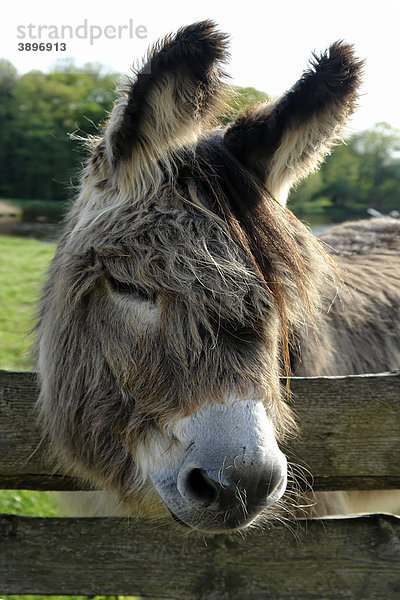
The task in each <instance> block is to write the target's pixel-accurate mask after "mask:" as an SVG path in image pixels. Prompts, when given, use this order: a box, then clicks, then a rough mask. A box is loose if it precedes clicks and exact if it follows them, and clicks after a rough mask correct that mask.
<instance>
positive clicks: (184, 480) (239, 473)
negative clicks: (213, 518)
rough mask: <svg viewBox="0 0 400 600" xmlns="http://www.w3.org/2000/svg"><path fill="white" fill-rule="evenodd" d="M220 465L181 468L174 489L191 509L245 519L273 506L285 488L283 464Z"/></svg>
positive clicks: (284, 467)
mask: <svg viewBox="0 0 400 600" xmlns="http://www.w3.org/2000/svg"><path fill="white" fill-rule="evenodd" d="M252 463H253V464H252V465H250V466H249V465H246V464H245V465H241V466H240V467H236V466H235V465H233V464H232V465H229V464H228V465H223V466H221V468H220V469H218V471H216V470H215V469H214V470H209V471H208V470H207V469H204V468H201V467H197V466H189V467H184V468H183V469H181V472H180V473H179V476H178V490H179V493H180V494H181V495H182V497H183V498H184V499H185V500H186V501H187V502H189V503H191V504H192V505H193V506H194V507H197V508H208V509H209V510H214V511H215V512H216V513H220V512H221V511H232V512H234V513H237V514H238V516H239V517H240V515H241V514H242V516H243V518H244V519H245V520H247V518H248V517H249V516H251V515H254V513H255V512H258V511H259V509H260V508H265V507H267V506H268V505H270V504H272V503H274V502H275V501H276V500H277V499H278V497H280V496H281V495H282V494H281V492H282V491H284V489H285V486H286V464H285V462H284V461H280V462H275V464H261V465H257V466H255V465H254V460H253V461H252Z"/></svg>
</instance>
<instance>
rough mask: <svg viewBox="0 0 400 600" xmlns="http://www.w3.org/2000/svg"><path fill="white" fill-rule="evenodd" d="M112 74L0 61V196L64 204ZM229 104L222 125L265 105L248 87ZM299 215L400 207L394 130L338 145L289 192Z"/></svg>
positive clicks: (108, 102) (399, 151)
mask: <svg viewBox="0 0 400 600" xmlns="http://www.w3.org/2000/svg"><path fill="white" fill-rule="evenodd" d="M119 80H120V75H119V74H118V73H105V72H104V71H103V69H102V67H101V65H93V64H88V65H86V66H84V67H81V68H77V67H76V66H75V65H74V64H73V63H71V62H68V61H66V62H64V63H63V64H61V65H59V66H57V67H55V68H54V69H52V70H51V71H50V72H48V73H43V72H41V71H31V72H29V73H25V74H23V75H19V74H18V73H17V71H16V69H15V67H14V66H13V65H12V64H11V63H10V62H9V61H7V60H4V59H1V60H0V125H1V126H0V198H1V197H2V198H16V199H18V198H20V199H40V200H51V201H60V200H61V201H65V200H67V199H69V198H71V197H73V195H74V186H75V185H76V183H77V179H78V176H79V172H80V170H81V168H82V163H83V160H84V153H83V151H82V144H81V142H79V141H78V140H77V139H74V137H75V136H71V135H70V134H73V133H77V134H79V135H80V136H82V137H86V136H88V135H96V134H97V133H98V127H99V124H100V123H101V122H102V121H104V119H105V118H106V116H107V114H108V112H109V111H110V110H111V108H112V104H113V100H114V98H115V85H116V83H117V82H118V81H119ZM236 92H237V93H236V95H235V96H230V97H229V98H228V106H229V111H228V113H227V115H225V117H224V118H223V119H221V123H222V124H226V123H227V122H229V120H231V119H232V118H234V116H235V114H236V113H237V112H238V111H239V110H240V109H242V108H244V107H247V106H249V105H251V104H253V103H255V102H258V101H262V100H265V99H268V96H267V94H265V93H263V92H260V91H258V90H255V89H254V88H236ZM290 202H291V204H290V206H291V208H292V209H293V210H295V212H297V213H300V214H309V213H318V212H321V213H322V212H324V213H325V214H326V213H331V214H332V215H335V214H341V213H347V214H349V213H353V214H361V213H365V210H366V209H367V208H375V209H377V210H379V211H381V212H384V213H387V212H390V211H392V210H399V208H400V132H399V131H398V130H395V129H393V128H392V127H391V126H390V125H388V124H386V123H379V124H377V125H375V126H374V127H373V128H371V129H369V130H366V131H363V132H359V133H356V134H354V135H352V136H351V137H349V138H348V139H347V140H346V144H345V145H343V144H342V145H339V146H337V147H336V148H335V149H334V151H333V152H332V154H331V156H330V157H328V159H327V160H326V162H325V163H324V164H323V165H322V168H321V169H320V170H319V171H318V172H317V173H316V174H314V175H312V176H311V177H309V178H308V179H307V180H306V181H305V182H303V183H302V184H300V185H299V186H298V187H297V189H295V190H294V191H293V192H292V194H291V198H290Z"/></svg>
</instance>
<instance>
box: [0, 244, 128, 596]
mask: <svg viewBox="0 0 400 600" xmlns="http://www.w3.org/2000/svg"><path fill="white" fill-rule="evenodd" d="M54 251H55V244H51V243H47V242H40V241H38V240H33V239H27V238H22V237H21V238H20V237H11V236H1V235H0V256H1V261H0V369H12V370H19V371H23V370H30V369H32V367H33V360H32V357H31V354H30V346H31V344H32V335H30V331H31V329H32V327H33V325H34V321H35V312H36V305H37V300H38V298H39V296H40V290H41V287H42V284H43V280H44V274H45V272H46V270H47V267H48V264H49V262H50V260H51V258H52V256H53V254H54ZM0 513H11V514H20V515H27V516H41V517H54V516H58V515H59V514H60V511H59V509H58V505H57V498H56V494H55V493H54V492H32V491H27V490H0ZM0 587H1V582H0ZM0 598H1V600H44V598H46V599H47V598H48V599H49V600H51V599H57V600H64V599H65V600H86V599H87V596H46V597H44V596H20V595H17V596H16V595H11V596H4V595H1V590H0ZM112 598H126V599H127V600H128V598H130V599H131V600H134V597H133V596H129V597H128V596H124V597H122V596H95V597H94V598H93V597H91V599H92V600H106V599H107V600H111V599H112Z"/></svg>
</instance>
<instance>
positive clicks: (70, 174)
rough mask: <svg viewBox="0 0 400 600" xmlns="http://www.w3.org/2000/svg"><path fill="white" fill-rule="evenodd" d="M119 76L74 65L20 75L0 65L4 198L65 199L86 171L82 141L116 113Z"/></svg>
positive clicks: (1, 193) (0, 163)
mask: <svg viewBox="0 0 400 600" xmlns="http://www.w3.org/2000/svg"><path fill="white" fill-rule="evenodd" d="M117 78H118V76H117V75H111V74H102V72H101V69H100V67H99V66H98V65H86V66H85V67H83V68H79V69H78V68H76V67H75V66H74V65H73V64H71V63H70V62H68V61H67V62H66V63H63V64H60V65H59V66H58V67H57V68H56V69H55V70H54V71H51V72H50V73H42V72H40V71H31V72H29V73H26V74H24V75H21V76H17V74H16V72H15V69H14V67H13V66H12V65H11V64H10V63H9V62H8V61H4V60H3V61H0V106H1V107H2V108H1V112H0V119H1V128H0V136H1V137H0V196H10V197H14V198H34V199H35V198H40V199H44V200H64V199H66V198H68V197H70V196H71V194H72V189H71V184H74V182H75V180H76V176H77V173H78V172H79V170H80V168H81V162H82V152H81V149H80V146H79V142H77V141H76V140H74V139H71V138H70V137H69V135H68V134H71V133H73V132H79V133H80V134H81V135H83V136H86V135H94V134H96V133H97V132H98V129H97V124H98V123H100V122H101V121H102V120H104V118H105V116H106V113H107V111H108V110H110V109H111V106H112V101H113V94H114V88H115V80H116V79H117Z"/></svg>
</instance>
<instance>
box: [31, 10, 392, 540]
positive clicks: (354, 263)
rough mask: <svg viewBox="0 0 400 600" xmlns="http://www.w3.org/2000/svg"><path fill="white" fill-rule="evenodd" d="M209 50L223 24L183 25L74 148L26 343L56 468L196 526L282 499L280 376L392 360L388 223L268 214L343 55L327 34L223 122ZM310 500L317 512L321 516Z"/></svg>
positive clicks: (222, 57)
mask: <svg viewBox="0 0 400 600" xmlns="http://www.w3.org/2000/svg"><path fill="white" fill-rule="evenodd" d="M227 56H228V54H227V36H226V35H224V34H222V33H220V32H219V31H218V29H217V28H216V26H215V24H214V23H213V22H212V21H209V20H207V21H203V22H199V23H195V24H192V25H190V26H187V27H184V28H181V29H180V30H179V31H178V32H177V33H176V34H175V35H171V36H167V37H166V38H164V39H163V40H162V41H161V42H160V43H158V44H156V45H155V46H154V47H153V48H152V49H151V51H150V52H149V54H148V56H147V59H146V60H145V61H144V64H143V67H142V68H141V69H139V70H138V71H137V72H136V75H135V77H134V78H133V79H131V80H128V81H127V83H126V84H124V86H123V87H122V89H121V91H120V95H119V98H118V100H117V101H116V103H115V106H114V109H113V111H112V113H111V116H110V118H109V120H108V121H107V122H106V123H105V125H104V128H103V129H102V133H101V135H100V136H99V137H96V138H93V139H90V140H89V142H88V147H89V152H90V157H89V160H88V162H87V165H86V167H85V169H84V171H83V174H82V179H81V186H80V193H79V196H78V198H77V199H76V202H75V203H74V206H73V208H72V210H71V211H70V214H69V215H68V217H67V220H66V227H65V232H64V234H63V236H62V238H61V240H60V243H59V245H58V249H57V252H56V254H55V257H54V259H53V261H52V263H51V265H50V268H49V272H48V279H47V282H46V284H45V287H44V292H43V296H42V300H41V305H40V311H39V313H40V314H39V321H38V326H37V330H38V335H37V344H36V353H37V368H38V372H39V376H40V384H41V391H40V397H39V401H38V406H39V410H40V414H41V419H42V422H43V427H44V431H45V433H46V434H47V436H48V438H49V440H50V442H51V445H52V448H53V451H54V454H55V456H57V457H58V459H59V461H60V462H61V464H62V465H63V467H64V468H65V469H70V470H71V471H72V472H73V473H74V474H76V475H79V476H80V477H82V478H84V479H85V480H86V481H87V482H89V483H90V484H91V485H92V486H94V487H96V488H101V489H102V490H104V491H105V492H104V494H105V495H103V496H101V497H100V499H101V498H106V500H105V502H106V504H107V509H106V510H107V512H108V513H112V512H113V511H114V512H115V514H117V513H118V514H128V515H129V514H144V515H149V516H153V517H159V516H161V515H167V516H168V518H169V517H170V516H171V517H173V518H174V519H175V520H176V521H178V522H179V523H181V524H183V525H186V526H188V527H189V528H192V529H197V530H201V531H203V532H220V531H228V530H236V529H240V528H244V527H246V526H247V525H249V524H250V523H252V522H254V521H255V520H256V519H257V518H258V517H259V516H260V515H261V514H263V515H265V516H266V517H267V518H268V517H273V516H275V515H277V514H278V513H279V511H281V510H283V507H284V503H285V490H286V487H287V481H288V465H287V460H286V457H285V455H284V454H283V453H282V451H281V450H280V447H279V445H278V444H281V442H282V441H283V440H284V439H285V437H286V436H288V435H289V434H290V433H291V432H293V431H294V430H295V427H296V425H295V421H294V418H293V416H292V413H291V409H290V408H289V406H288V404H287V403H286V400H285V391H284V389H283V388H282V386H281V384H280V376H281V375H282V374H283V375H285V374H286V375H289V374H290V372H293V373H296V374H301V375H326V374H351V373H359V372H364V371H371V370H379V371H382V370H388V369H392V368H395V367H397V366H398V365H399V360H400V343H399V337H398V333H399V322H400V319H399V316H400V315H399V308H398V306H399V304H398V301H399V286H398V283H399V275H398V274H399V272H400V270H399V268H398V267H399V256H400V255H399V250H400V248H399V240H398V236H396V234H398V232H399V229H400V226H399V223H398V222H397V221H395V220H389V219H377V220H373V221H368V222H366V223H357V224H352V225H346V226H344V227H342V228H336V229H334V230H332V232H331V233H330V234H328V236H326V238H325V244H322V243H321V242H320V241H318V240H317V239H316V238H315V237H314V236H313V235H312V233H311V232H310V230H309V229H308V228H307V227H306V226H305V225H303V224H302V223H301V222H300V221H298V220H297V218H295V216H294V215H293V214H292V213H291V211H290V210H288V209H287V208H286V207H285V202H286V198H287V194H288V192H289V189H290V188H291V186H292V185H293V184H294V183H296V181H298V180H300V179H301V178H302V177H304V176H306V175H307V174H308V173H310V172H311V171H312V170H314V169H316V168H317V167H318V165H319V164H320V162H321V161H322V160H323V158H324V157H325V155H326V154H327V153H329V151H330V149H331V147H332V145H333V144H334V143H335V140H337V139H338V137H339V136H340V133H341V131H342V129H343V127H344V126H345V124H346V123H347V121H348V118H349V116H350V115H351V114H352V112H353V110H354V108H355V106H356V102H357V90H358V88H359V84H360V80H361V71H362V61H360V60H358V59H357V58H356V57H355V54H354V50H353V47H352V46H351V45H348V44H346V43H344V42H336V43H334V44H333V45H332V46H331V47H330V48H329V49H328V50H327V51H326V52H325V53H323V54H322V55H320V56H316V55H314V56H313V58H312V60H311V63H310V66H309V68H308V70H306V71H305V72H304V74H303V75H302V77H301V78H300V80H299V81H298V82H297V83H296V84H295V85H294V86H293V87H292V88H291V89H290V91H289V92H287V93H286V94H285V95H283V96H282V97H281V98H279V99H277V100H276V101H273V102H269V103H266V104H260V105H258V106H256V107H253V108H252V109H250V110H248V111H245V112H244V113H242V114H239V116H238V117H237V118H236V120H235V121H234V122H233V123H231V124H230V125H228V126H226V127H225V128H223V127H218V126H217V124H216V121H215V118H216V116H217V115H218V114H220V111H222V110H223V100H224V98H225V97H226V93H227V89H228V88H227V86H226V84H225V83H224V77H225V73H224V71H223V69H224V63H225V62H226V59H227ZM330 248H334V253H335V254H336V256H335V259H336V260H337V263H338V265H339V267H344V268H345V269H346V272H345V281H344V283H343V284H342V291H341V292H340V295H339V297H338V294H337V289H338V285H339V286H340V281H339V280H338V278H337V276H336V272H337V268H336V267H335V266H334V263H333V260H332V257H330V256H329V254H328V252H327V250H328V251H329V250H330ZM389 257H390V261H389V260H388V258H389ZM338 281H339V284H338ZM316 336H317V337H316ZM318 336H319V338H320V339H319V340H318ZM289 470H290V469H289ZM343 497H344V496H343ZM323 500H324V502H322V501H321V503H320V504H319V505H318V504H317V507H316V509H315V512H316V513H317V514H322V513H323V512H324V511H325V512H329V511H331V512H332V511H333V510H335V508H334V507H336V508H337V503H336V504H335V502H332V500H331V499H330V498H328V501H327V502H325V500H326V499H323ZM99 502H100V501H99ZM101 502H102V501H101ZM101 502H100V504H101ZM99 506H100V505H99ZM319 507H320V508H319ZM104 510H105V509H104V506H102V507H100V508H99V509H98V512H99V513H101V512H104ZM346 510H348V507H347V509H346Z"/></svg>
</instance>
